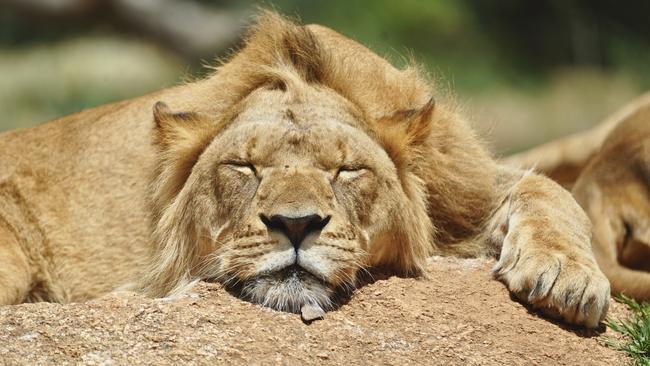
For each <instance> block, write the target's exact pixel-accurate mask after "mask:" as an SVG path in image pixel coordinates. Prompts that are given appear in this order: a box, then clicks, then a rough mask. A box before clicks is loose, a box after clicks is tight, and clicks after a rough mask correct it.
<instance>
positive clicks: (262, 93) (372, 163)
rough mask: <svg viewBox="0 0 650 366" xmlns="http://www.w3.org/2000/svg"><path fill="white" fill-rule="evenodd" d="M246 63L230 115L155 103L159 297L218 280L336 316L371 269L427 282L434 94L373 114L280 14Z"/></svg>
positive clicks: (155, 290)
mask: <svg viewBox="0 0 650 366" xmlns="http://www.w3.org/2000/svg"><path fill="white" fill-rule="evenodd" d="M260 30H261V31H260ZM260 33H261V34H260ZM269 34H272V35H273V36H272V37H271V38H269V37H270V36H268V35H269ZM260 37H266V38H265V39H263V40H259V38H260ZM256 54H257V55H258V56H257V57H256V56H254V55H256ZM259 55H262V56H259ZM237 63H239V64H238V65H239V69H237V73H236V74H237V75H236V76H235V77H233V81H232V83H231V84H230V85H231V90H228V92H230V93H231V94H230V96H229V97H228V98H229V104H228V105H227V107H226V108H225V109H224V111H225V112H224V113H222V114H219V115H217V116H214V115H207V114H205V113H197V112H193V111H190V112H180V113H175V112H174V111H172V110H171V109H170V108H169V107H167V105H166V104H164V103H157V104H156V106H155V107H154V120H155V122H156V126H157V127H156V129H155V137H156V144H157V146H158V147H159V166H158V169H157V172H156V179H155V181H154V184H153V185H152V203H153V207H154V212H155V214H154V239H155V241H156V242H157V244H158V247H157V248H156V255H155V257H154V259H153V260H152V266H151V268H149V270H148V272H147V273H146V274H145V276H144V278H143V280H142V284H143V287H144V288H145V289H146V291H147V292H148V293H150V294H152V295H156V296H165V295H168V294H170V293H173V292H174V291H176V290H178V289H179V288H180V287H182V286H183V285H184V284H186V283H187V282H188V281H191V280H192V279H198V278H206V279H215V280H218V281H221V282H223V283H225V284H226V285H228V286H230V287H232V288H235V289H237V290H238V291H240V294H241V295H242V296H243V297H245V298H247V299H249V300H251V301H253V302H257V303H261V304H264V305H267V306H270V307H273V308H276V309H280V310H287V311H298V310H299V309H300V307H301V306H302V305H305V304H310V305H317V306H320V307H322V308H324V309H327V308H330V307H331V306H332V304H331V296H332V293H333V291H334V290H335V289H337V288H340V287H345V286H349V285H352V284H353V283H354V281H355V278H356V275H357V272H359V271H360V270H363V269H364V268H367V267H369V266H389V267H391V268H393V269H395V270H398V271H399V272H402V273H411V274H418V273H421V271H422V269H423V267H424V259H425V258H426V254H427V253H428V252H429V250H430V248H431V243H430V241H431V237H432V230H433V228H432V224H431V220H430V219H429V217H428V215H427V205H426V194H425V187H424V183H423V181H422V179H420V178H418V176H417V175H416V174H415V172H414V169H415V167H414V166H413V165H414V164H413V162H414V161H417V156H418V155H417V154H418V151H419V150H418V149H419V148H421V145H422V143H423V136H424V135H426V134H428V133H429V131H430V127H429V126H430V123H429V120H430V117H431V114H432V111H433V109H434V106H433V103H432V102H431V101H430V98H426V99H424V103H423V102H422V98H413V100H411V101H410V102H411V103H412V105H406V107H410V108H401V109H399V110H395V111H394V112H393V113H390V114H388V115H386V116H383V117H380V118H377V117H376V116H372V115H371V113H369V112H368V108H367V107H368V106H367V104H364V103H363V101H362V97H360V95H362V93H359V91H358V90H355V89H354V88H356V87H358V86H355V85H350V81H349V80H346V79H345V75H343V74H342V73H340V72H338V73H337V70H336V66H337V65H336V64H335V63H334V62H333V61H332V60H331V58H329V57H328V52H327V51H326V50H324V49H322V48H321V47H320V46H319V43H318V39H317V38H316V37H315V36H314V34H313V33H312V32H310V31H309V30H308V29H307V28H306V27H303V26H298V25H294V24H292V23H290V22H288V21H286V20H284V19H282V18H279V17H277V16H273V15H270V16H269V15H267V17H266V18H265V19H263V20H262V21H261V25H258V27H257V31H254V32H253V35H252V36H251V37H249V40H248V43H247V46H246V47H245V48H244V50H242V51H240V53H239V54H238V55H237V56H235V58H234V59H233V60H232V61H231V62H230V63H229V64H226V66H225V67H228V66H229V65H230V66H231V67H232V65H233V64H237ZM234 74H235V73H234V72H232V70H228V69H223V70H219V71H218V72H217V74H216V75H215V76H214V77H216V78H219V77H220V76H221V77H232V75H234ZM228 75H230V76H228ZM405 75H406V74H405ZM409 80H410V79H409V78H408V77H407V76H405V77H404V82H405V83H408V81H409ZM219 92H220V93H221V92H224V91H223V90H222V91H219ZM427 101H428V102H427ZM172 102H173V101H172Z"/></svg>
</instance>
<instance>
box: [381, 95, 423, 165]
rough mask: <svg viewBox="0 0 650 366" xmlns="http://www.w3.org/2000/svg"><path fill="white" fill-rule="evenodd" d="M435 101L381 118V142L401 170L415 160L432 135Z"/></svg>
mask: <svg viewBox="0 0 650 366" xmlns="http://www.w3.org/2000/svg"><path fill="white" fill-rule="evenodd" d="M434 110H435V102H434V100H433V98H432V99H430V100H429V101H428V102H427V103H425V104H424V105H423V106H421V107H419V108H414V109H405V110H399V111H396V112H394V113H392V114H390V115H388V116H386V117H383V118H381V119H379V121H378V123H377V127H378V128H377V134H378V137H379V140H380V143H381V144H382V146H383V147H384V149H385V150H386V152H387V153H388V155H389V156H390V157H391V159H392V160H393V162H394V163H395V165H397V167H398V169H399V170H402V168H404V167H405V165H406V164H407V163H408V162H409V161H413V159H414V158H416V157H417V156H416V155H418V154H419V152H420V151H421V148H422V146H423V145H425V144H426V142H427V140H428V137H429V136H430V135H431V129H432V116H433V112H434Z"/></svg>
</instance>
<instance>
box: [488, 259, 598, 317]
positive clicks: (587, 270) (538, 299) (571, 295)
mask: <svg viewBox="0 0 650 366" xmlns="http://www.w3.org/2000/svg"><path fill="white" fill-rule="evenodd" d="M513 249H514V248H513ZM583 256H585V254H579V253H575V255H574V253H571V254H566V253H563V252H548V251H542V250H539V249H534V250H530V249H529V250H525V249H519V250H517V249H514V250H512V251H509V253H502V255H501V258H500V259H499V262H498V263H497V264H496V266H495V267H494V269H493V272H494V275H495V276H496V277H497V278H498V279H499V280H501V281H503V282H504V283H505V284H506V286H508V288H509V289H510V291H512V292H513V293H514V294H515V295H516V296H517V297H518V298H519V299H520V300H521V301H524V302H526V303H529V304H531V305H532V306H533V307H535V308H537V309H540V310H542V311H543V312H544V313H546V314H547V315H549V316H551V317H554V318H560V319H563V320H564V321H566V322H568V323H572V324H578V325H583V326H587V327H590V328H595V327H597V326H598V323H599V322H600V321H601V320H603V318H604V317H605V315H606V313H607V309H608V307H609V296H610V291H609V282H608V281H607V278H606V277H605V275H604V274H603V273H602V272H601V271H600V269H599V268H598V265H597V264H596V263H595V261H593V260H590V258H584V257H583Z"/></svg>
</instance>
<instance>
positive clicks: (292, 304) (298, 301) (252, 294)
mask: <svg viewBox="0 0 650 366" xmlns="http://www.w3.org/2000/svg"><path fill="white" fill-rule="evenodd" d="M332 293H333V291H332V289H331V288H330V287H329V286H327V285H326V284H324V283H323V282H321V281H319V280H318V279H316V278H315V277H314V276H312V275H311V274H309V273H307V272H305V271H302V270H291V269H289V270H284V271H279V272H276V273H272V274H269V275H266V276H262V277H258V278H254V279H251V280H249V281H247V282H246V284H245V285H244V286H243V287H242V289H241V294H242V295H243V296H244V297H245V298H247V299H248V300H250V301H251V302H254V303H258V304H261V305H263V306H267V307H270V308H272V309H275V310H280V311H288V312H292V313H298V312H300V308H301V307H302V306H303V305H305V304H310V305H317V306H319V307H320V308H322V309H323V310H328V309H331V308H332V300H331V296H332Z"/></svg>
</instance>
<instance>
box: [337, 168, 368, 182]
mask: <svg viewBox="0 0 650 366" xmlns="http://www.w3.org/2000/svg"><path fill="white" fill-rule="evenodd" d="M368 170H369V169H368V168H367V167H365V166H363V165H343V166H341V167H340V168H339V169H338V170H337V172H336V177H335V178H336V179H354V178H356V177H359V176H361V175H362V174H364V173H366V172H367V171H368Z"/></svg>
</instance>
